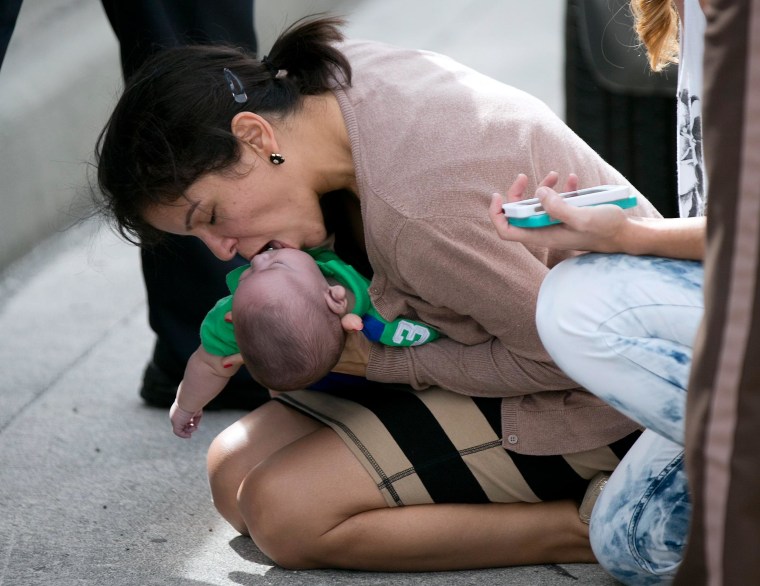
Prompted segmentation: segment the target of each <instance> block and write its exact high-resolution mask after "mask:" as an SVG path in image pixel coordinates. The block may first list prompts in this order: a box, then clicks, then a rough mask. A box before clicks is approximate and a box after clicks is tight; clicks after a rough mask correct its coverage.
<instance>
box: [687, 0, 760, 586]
mask: <svg viewBox="0 0 760 586" xmlns="http://www.w3.org/2000/svg"><path fill="white" fill-rule="evenodd" d="M706 14H707V30H706V36H705V76H704V83H705V88H704V101H703V114H704V120H705V126H704V128H705V132H704V137H705V138H704V146H705V162H706V165H707V175H708V178H709V181H710V193H709V199H708V247H707V257H706V259H707V260H706V263H705V269H706V270H705V277H706V278H705V283H706V285H705V318H704V321H703V324H702V331H701V333H700V338H699V340H698V345H697V348H696V351H695V354H694V367H693V371H692V377H691V381H690V386H689V393H688V400H687V419H686V464H687V471H688V474H689V485H690V488H691V491H692V500H693V518H692V526H691V531H690V534H689V545H688V548H687V552H686V557H685V559H684V561H683V563H682V565H681V568H680V570H679V573H678V576H677V578H676V584H678V585H682V586H687V585H688V586H695V585H696V586H699V585H701V584H709V585H714V586H722V585H734V584H736V585H739V584H741V585H744V584H757V583H760V555H758V552H760V466H759V465H758V464H760V457H759V456H758V454H759V453H760V452H759V451H758V446H760V362H758V356H759V355H760V288H759V287H758V276H759V275H760V0H711V2H710V7H709V8H708V10H707V11H706Z"/></svg>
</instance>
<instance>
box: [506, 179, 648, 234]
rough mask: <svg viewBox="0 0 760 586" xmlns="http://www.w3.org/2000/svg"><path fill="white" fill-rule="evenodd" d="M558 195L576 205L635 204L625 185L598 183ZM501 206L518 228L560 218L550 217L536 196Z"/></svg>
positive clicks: (553, 222) (626, 206) (551, 222)
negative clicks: (595, 185) (597, 184)
mask: <svg viewBox="0 0 760 586" xmlns="http://www.w3.org/2000/svg"><path fill="white" fill-rule="evenodd" d="M559 196H560V197H561V198H563V199H564V200H565V201H566V202H567V203H569V204H570V205H574V206H577V207H583V206H597V205H601V204H605V203H611V204H614V205H616V206H618V207H621V208H623V209H625V208H632V207H634V206H635V205H636V204H637V202H636V194H632V195H631V194H630V189H629V187H628V186H627V185H599V186H598V187H589V188H587V189H580V190H578V191H568V192H566V193H560V194H559ZM502 207H503V209H504V215H505V216H507V221H508V222H509V223H510V224H512V225H513V226H519V227H520V228H543V227H544V226H551V225H552V224H559V223H560V220H557V219H555V218H552V217H551V216H549V214H547V213H546V211H545V210H544V208H543V206H542V205H541V202H540V201H539V200H538V198H537V197H533V198H531V199H524V200H522V201H516V202H512V203H505V204H504V205H503V206H502Z"/></svg>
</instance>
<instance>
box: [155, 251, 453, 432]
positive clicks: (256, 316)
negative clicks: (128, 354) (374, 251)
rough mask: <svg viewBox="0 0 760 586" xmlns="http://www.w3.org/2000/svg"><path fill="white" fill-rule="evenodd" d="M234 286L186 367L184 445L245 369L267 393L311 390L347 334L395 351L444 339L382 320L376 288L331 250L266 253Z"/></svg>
mask: <svg viewBox="0 0 760 586" xmlns="http://www.w3.org/2000/svg"><path fill="white" fill-rule="evenodd" d="M227 286H228V287H229V290H230V292H231V295H229V296H227V297H225V298H223V299H221V300H220V301H218V302H217V304H216V305H215V306H214V308H213V309H212V310H211V311H210V312H209V313H208V315H207V316H206V318H205V319H204V321H203V324H202V325H201V345H200V347H199V348H198V349H197V350H196V351H195V352H194V353H193V355H192V356H191V357H190V359H189V361H188V363H187V367H186V369H185V375H184V377H183V379H182V382H181V383H180V385H179V388H178V390H177V398H176V400H175V401H174V404H173V405H172V408H171V411H170V418H171V422H172V427H173V429H174V433H175V434H176V435H178V436H179V437H183V438H188V437H190V436H191V434H192V433H193V431H195V430H196V429H197V428H198V423H199V422H200V419H201V416H202V410H203V407H204V406H205V405H207V404H208V402H209V401H210V400H211V399H213V398H214V397H216V396H217V395H218V394H219V393H220V392H221V391H222V389H223V388H224V387H225V385H226V384H227V381H228V380H229V379H230V377H232V375H234V374H235V373H236V372H237V370H238V369H239V368H240V366H241V365H242V364H244V363H245V365H246V367H247V368H248V370H249V371H250V373H251V376H252V377H253V378H254V379H255V380H256V381H258V382H259V383H260V384H262V385H263V386H265V387H267V388H269V389H272V390H275V391H290V390H296V389H304V388H307V387H309V386H310V385H312V384H314V383H315V382H317V381H319V380H320V379H322V378H323V377H324V376H326V375H327V373H329V372H330V370H332V368H333V367H334V366H335V365H336V364H337V363H338V360H339V359H340V356H341V354H342V352H343V348H344V346H345V342H346V332H351V331H359V330H361V331H362V332H363V333H364V335H365V336H366V337H367V338H368V339H369V340H371V341H373V342H379V343H381V344H385V345H389V346H417V345H419V344H424V343H426V342H430V341H432V340H435V339H436V338H438V337H439V334H438V332H437V331H436V330H434V329H433V328H431V327H430V326H427V325H424V324H421V323H419V322H416V321H412V320H409V319H405V318H398V319H396V320H394V321H391V322H388V321H386V320H385V319H383V318H382V317H381V316H380V314H379V313H377V311H376V310H375V308H374V307H373V306H372V304H371V302H370V299H369V294H368V292H367V288H368V286H369V280H368V279H366V278H365V277H364V276H362V275H361V274H359V273H358V272H357V271H356V270H355V269H354V268H353V267H351V266H350V265H348V264H346V263H344V262H343V261H341V260H340V259H339V258H338V256H337V255H336V254H335V253H334V252H332V251H330V250H327V249H313V250H310V251H308V252H305V251H302V250H297V249H294V248H282V249H277V250H269V251H267V252H263V253H261V254H259V255H257V256H255V257H254V258H253V260H252V261H251V264H250V266H243V267H240V268H238V269H236V270H234V271H232V272H231V273H229V274H228V275H227ZM230 312H231V313H230ZM231 315H234V323H235V326H234V328H233V325H232V320H231V319H230V316H231Z"/></svg>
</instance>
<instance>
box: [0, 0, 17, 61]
mask: <svg viewBox="0 0 760 586" xmlns="http://www.w3.org/2000/svg"><path fill="white" fill-rule="evenodd" d="M19 10H21V0H3V1H2V2H0V67H1V66H2V65H3V59H5V51H6V50H7V49H8V43H10V41H11V35H13V29H14V28H15V27H16V19H17V18H18V13H19Z"/></svg>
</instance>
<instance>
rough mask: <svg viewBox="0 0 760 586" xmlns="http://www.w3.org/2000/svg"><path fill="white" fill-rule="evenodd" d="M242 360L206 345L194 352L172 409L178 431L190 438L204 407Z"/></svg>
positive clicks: (173, 425) (172, 419) (183, 436)
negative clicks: (210, 348) (213, 351)
mask: <svg viewBox="0 0 760 586" xmlns="http://www.w3.org/2000/svg"><path fill="white" fill-rule="evenodd" d="M241 364H243V359H242V357H241V356H240V354H233V355H232V356H215V355H213V354H210V353H209V352H208V351H207V350H205V349H204V348H203V346H199V347H198V349H197V350H196V351H195V352H193V354H192V356H190V359H189V360H188V361H187V366H186V367H185V375H184V377H183V378H182V382H181V383H180V384H179V388H178V389H177V398H176V399H175V401H174V404H173V405H172V407H171V410H170V411H169V418H170V419H171V422H172V428H173V430H174V433H175V435H178V436H179V437H182V438H189V437H190V436H191V435H192V433H193V432H194V431H195V430H196V429H198V424H199V423H200V420H201V416H202V415H203V407H205V406H206V405H207V404H208V403H209V401H211V399H213V398H214V397H216V396H217V395H218V394H219V393H220V392H221V391H222V389H224V387H225V386H226V385H227V382H228V381H229V379H230V377H232V376H233V375H234V374H235V373H236V372H237V371H238V370H239V369H240V365H241Z"/></svg>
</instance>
